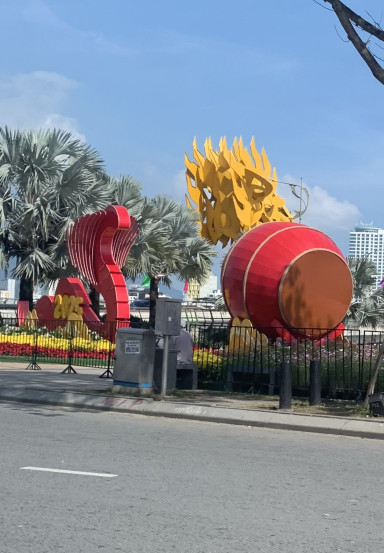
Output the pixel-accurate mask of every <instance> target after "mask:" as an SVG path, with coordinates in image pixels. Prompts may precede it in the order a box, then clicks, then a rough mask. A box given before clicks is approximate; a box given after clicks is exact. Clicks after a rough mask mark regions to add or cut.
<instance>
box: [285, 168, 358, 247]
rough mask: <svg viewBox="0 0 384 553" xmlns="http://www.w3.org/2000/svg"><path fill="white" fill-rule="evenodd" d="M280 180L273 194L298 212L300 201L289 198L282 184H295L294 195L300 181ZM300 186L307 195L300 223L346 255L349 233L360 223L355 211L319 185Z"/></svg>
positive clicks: (289, 189)
mask: <svg viewBox="0 0 384 553" xmlns="http://www.w3.org/2000/svg"><path fill="white" fill-rule="evenodd" d="M282 181H283V183H279V184H278V187H277V193H278V194H279V195H280V196H282V197H283V198H284V199H285V201H286V205H287V207H288V209H290V210H291V211H292V212H295V211H298V210H299V204H300V200H299V199H298V198H295V197H294V196H293V195H292V192H291V188H290V186H289V185H288V184H284V183H288V182H289V183H292V184H295V185H296V186H297V188H296V192H299V191H300V187H299V184H300V181H299V180H298V179H295V178H294V177H292V176H291V175H285V176H284V177H283V178H282ZM302 185H303V187H305V188H306V189H307V190H308V192H309V204H308V209H307V211H306V212H305V213H304V214H303V216H302V219H301V222H302V223H303V224H305V225H308V226H310V227H313V228H316V229H318V230H320V231H322V232H324V233H325V234H327V235H328V236H329V237H330V238H331V239H332V240H333V241H334V242H336V244H337V245H338V246H339V248H340V249H341V250H342V251H343V252H344V254H345V255H347V252H348V237H349V232H350V231H351V230H353V228H354V226H355V225H356V224H357V223H358V222H359V221H360V220H361V213H360V211H359V208H358V207H357V206H356V205H354V204H352V203H351V202H349V201H347V200H338V199H337V198H335V197H334V196H331V195H330V194H329V193H328V192H327V190H325V189H324V188H321V187H320V186H313V187H310V186H308V185H307V184H306V183H305V182H303V183H302Z"/></svg>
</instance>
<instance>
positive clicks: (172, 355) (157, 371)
mask: <svg viewBox="0 0 384 553" xmlns="http://www.w3.org/2000/svg"><path fill="white" fill-rule="evenodd" d="M176 366H177V350H173V349H169V350H168V368H167V392H169V391H171V390H174V389H175V388H176ZM162 378H163V348H156V350H155V368H154V370H153V391H154V392H155V393H160V392H161V382H162Z"/></svg>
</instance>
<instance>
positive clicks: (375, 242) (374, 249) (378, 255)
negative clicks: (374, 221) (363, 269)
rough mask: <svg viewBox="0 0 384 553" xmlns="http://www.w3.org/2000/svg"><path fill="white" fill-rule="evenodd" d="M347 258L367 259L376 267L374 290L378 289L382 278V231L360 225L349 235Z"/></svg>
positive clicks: (383, 238) (383, 235)
mask: <svg viewBox="0 0 384 553" xmlns="http://www.w3.org/2000/svg"><path fill="white" fill-rule="evenodd" d="M348 255H349V257H354V258H356V259H361V258H363V257H367V258H368V259H369V260H370V261H373V262H374V263H375V265H376V267H377V273H376V280H375V286H374V288H378V287H379V285H380V282H381V281H382V279H383V277H384V229H381V228H378V227H374V226H372V225H364V224H361V225H359V226H356V227H355V230H354V231H352V232H350V233H349V251H348Z"/></svg>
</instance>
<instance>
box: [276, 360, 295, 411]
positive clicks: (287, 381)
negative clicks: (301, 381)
mask: <svg viewBox="0 0 384 553" xmlns="http://www.w3.org/2000/svg"><path fill="white" fill-rule="evenodd" d="M291 403H292V372H291V366H290V365H289V364H288V363H281V364H280V397H279V409H290V408H291Z"/></svg>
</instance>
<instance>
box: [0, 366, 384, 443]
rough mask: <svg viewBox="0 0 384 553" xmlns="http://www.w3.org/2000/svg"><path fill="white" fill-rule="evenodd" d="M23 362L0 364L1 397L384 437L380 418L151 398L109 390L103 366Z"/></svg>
mask: <svg viewBox="0 0 384 553" xmlns="http://www.w3.org/2000/svg"><path fill="white" fill-rule="evenodd" d="M25 367H26V365H24V364H19V363H15V364H13V363H12V364H11V363H9V364H5V363H0V402H10V401H11V402H27V403H41V404H47V405H55V406H64V407H70V408H76V409H89V410H95V411H100V410H104V411H115V412H119V413H133V414H137V415H148V416H157V417H172V418H180V419H190V420H200V421H209V422H218V423H227V424H237V425H245V426H259V427H266V428H275V429H285V430H296V431H305V432H317V433H323V434H335V435H339V436H354V437H362V438H374V439H384V419H364V418H352V417H348V418H345V417H331V416H327V415H304V414H299V413H293V412H291V411H283V410H279V411H275V410H270V409H265V402H264V403H263V401H262V400H258V399H257V396H255V398H252V399H246V398H241V397H240V398H239V397H236V398H233V397H228V396H226V395H220V394H217V395H211V394H205V395H204V394H200V395H198V396H196V398H195V397H194V396H193V395H192V396H191V397H188V398H177V397H174V396H169V397H168V398H165V399H164V400H162V401H160V400H157V399H152V398H143V397H129V396H122V395H119V396H116V395H114V396H113V395H112V393H111V390H112V384H113V380H112V379H111V378H99V376H100V375H101V374H102V372H103V371H102V370H101V369H91V368H88V367H87V368H78V367H76V371H77V374H62V373H61V371H62V370H63V369H64V368H65V366H64V365H63V366H62V367H61V366H57V365H56V366H50V367H46V366H44V368H43V370H29V371H27V370H25Z"/></svg>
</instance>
